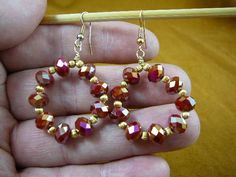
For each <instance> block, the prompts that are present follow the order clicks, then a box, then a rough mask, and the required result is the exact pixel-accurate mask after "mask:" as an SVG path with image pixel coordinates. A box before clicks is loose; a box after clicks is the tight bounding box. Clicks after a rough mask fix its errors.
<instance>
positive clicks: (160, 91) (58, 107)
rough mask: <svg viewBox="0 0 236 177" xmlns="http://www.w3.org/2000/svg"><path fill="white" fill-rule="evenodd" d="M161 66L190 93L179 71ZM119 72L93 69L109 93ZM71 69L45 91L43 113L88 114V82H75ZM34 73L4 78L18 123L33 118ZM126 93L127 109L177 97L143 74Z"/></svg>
mask: <svg viewBox="0 0 236 177" xmlns="http://www.w3.org/2000/svg"><path fill="white" fill-rule="evenodd" d="M164 67H165V73H166V74H167V75H169V76H179V77H180V79H181V80H182V81H183V83H184V88H185V89H186V90H188V92H190V90H191V86H190V80H189V78H188V76H187V75H186V73H185V72H184V71H183V70H182V69H180V68H178V67H176V66H174V65H164ZM123 69H124V66H99V67H97V75H98V76H99V78H101V79H102V80H104V81H106V82H107V83H108V84H109V88H110V90H111V89H112V88H113V87H114V86H116V85H118V84H119V83H120V82H121V80H122V71H123ZM75 70H76V69H75ZM75 70H73V71H74V72H73V73H72V74H71V75H70V76H68V77H67V78H66V79H61V78H58V80H57V81H56V82H55V84H54V85H53V86H52V87H50V88H49V89H47V90H46V93H47V94H48V96H49V99H50V103H49V105H48V106H47V107H46V110H47V111H50V112H53V113H54V115H57V116H62V115H73V114H81V113H88V112H89V109H90V105H91V104H93V103H94V101H95V100H96V99H95V98H93V96H91V95H90V88H89V84H88V82H86V81H83V80H80V79H78V76H77V72H75ZM36 71H38V70H27V71H24V72H18V73H15V74H12V75H10V76H9V78H8V82H7V90H8V98H9V101H10V106H11V111H12V112H13V114H14V116H15V117H16V118H17V119H19V120H26V119H32V118H34V117H35V113H34V109H33V107H32V106H31V105H30V104H29V103H28V97H29V95H30V94H32V93H33V92H35V91H34V88H35V85H36V81H35V78H34V77H35V72H36ZM129 94H130V97H129V100H128V102H127V103H128V106H129V107H136V108H137V107H147V106H153V105H160V104H166V103H172V102H174V101H175V100H176V98H177V96H178V95H177V94H176V95H169V94H167V93H166V91H165V86H164V84H163V83H161V82H159V83H151V82H149V81H148V79H147V75H146V73H143V75H142V76H141V82H140V83H139V84H138V85H135V86H130V87H129Z"/></svg>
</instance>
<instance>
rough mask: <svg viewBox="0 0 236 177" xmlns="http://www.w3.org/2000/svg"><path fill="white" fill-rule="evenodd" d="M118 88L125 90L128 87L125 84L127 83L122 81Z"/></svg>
mask: <svg viewBox="0 0 236 177" xmlns="http://www.w3.org/2000/svg"><path fill="white" fill-rule="evenodd" d="M120 86H121V87H125V88H127V87H128V84H127V82H125V81H122V82H121V83H120Z"/></svg>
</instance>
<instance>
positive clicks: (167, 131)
mask: <svg viewBox="0 0 236 177" xmlns="http://www.w3.org/2000/svg"><path fill="white" fill-rule="evenodd" d="M164 130H165V133H166V136H170V135H172V134H173V131H172V130H171V128H170V127H166V128H164Z"/></svg>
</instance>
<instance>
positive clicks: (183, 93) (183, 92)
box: [179, 89, 187, 96]
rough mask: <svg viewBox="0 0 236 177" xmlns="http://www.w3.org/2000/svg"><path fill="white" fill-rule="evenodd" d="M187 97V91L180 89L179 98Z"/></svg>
mask: <svg viewBox="0 0 236 177" xmlns="http://www.w3.org/2000/svg"><path fill="white" fill-rule="evenodd" d="M186 95H187V91H186V90H184V89H182V90H180V91H179V96H186Z"/></svg>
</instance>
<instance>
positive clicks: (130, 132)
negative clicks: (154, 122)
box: [125, 122, 142, 140]
mask: <svg viewBox="0 0 236 177" xmlns="http://www.w3.org/2000/svg"><path fill="white" fill-rule="evenodd" d="M125 134H126V138H127V139H128V140H137V139H139V138H140V137H141V135H142V128H141V125H140V124H139V123H138V122H131V123H129V124H128V126H127V127H126V131H125Z"/></svg>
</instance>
